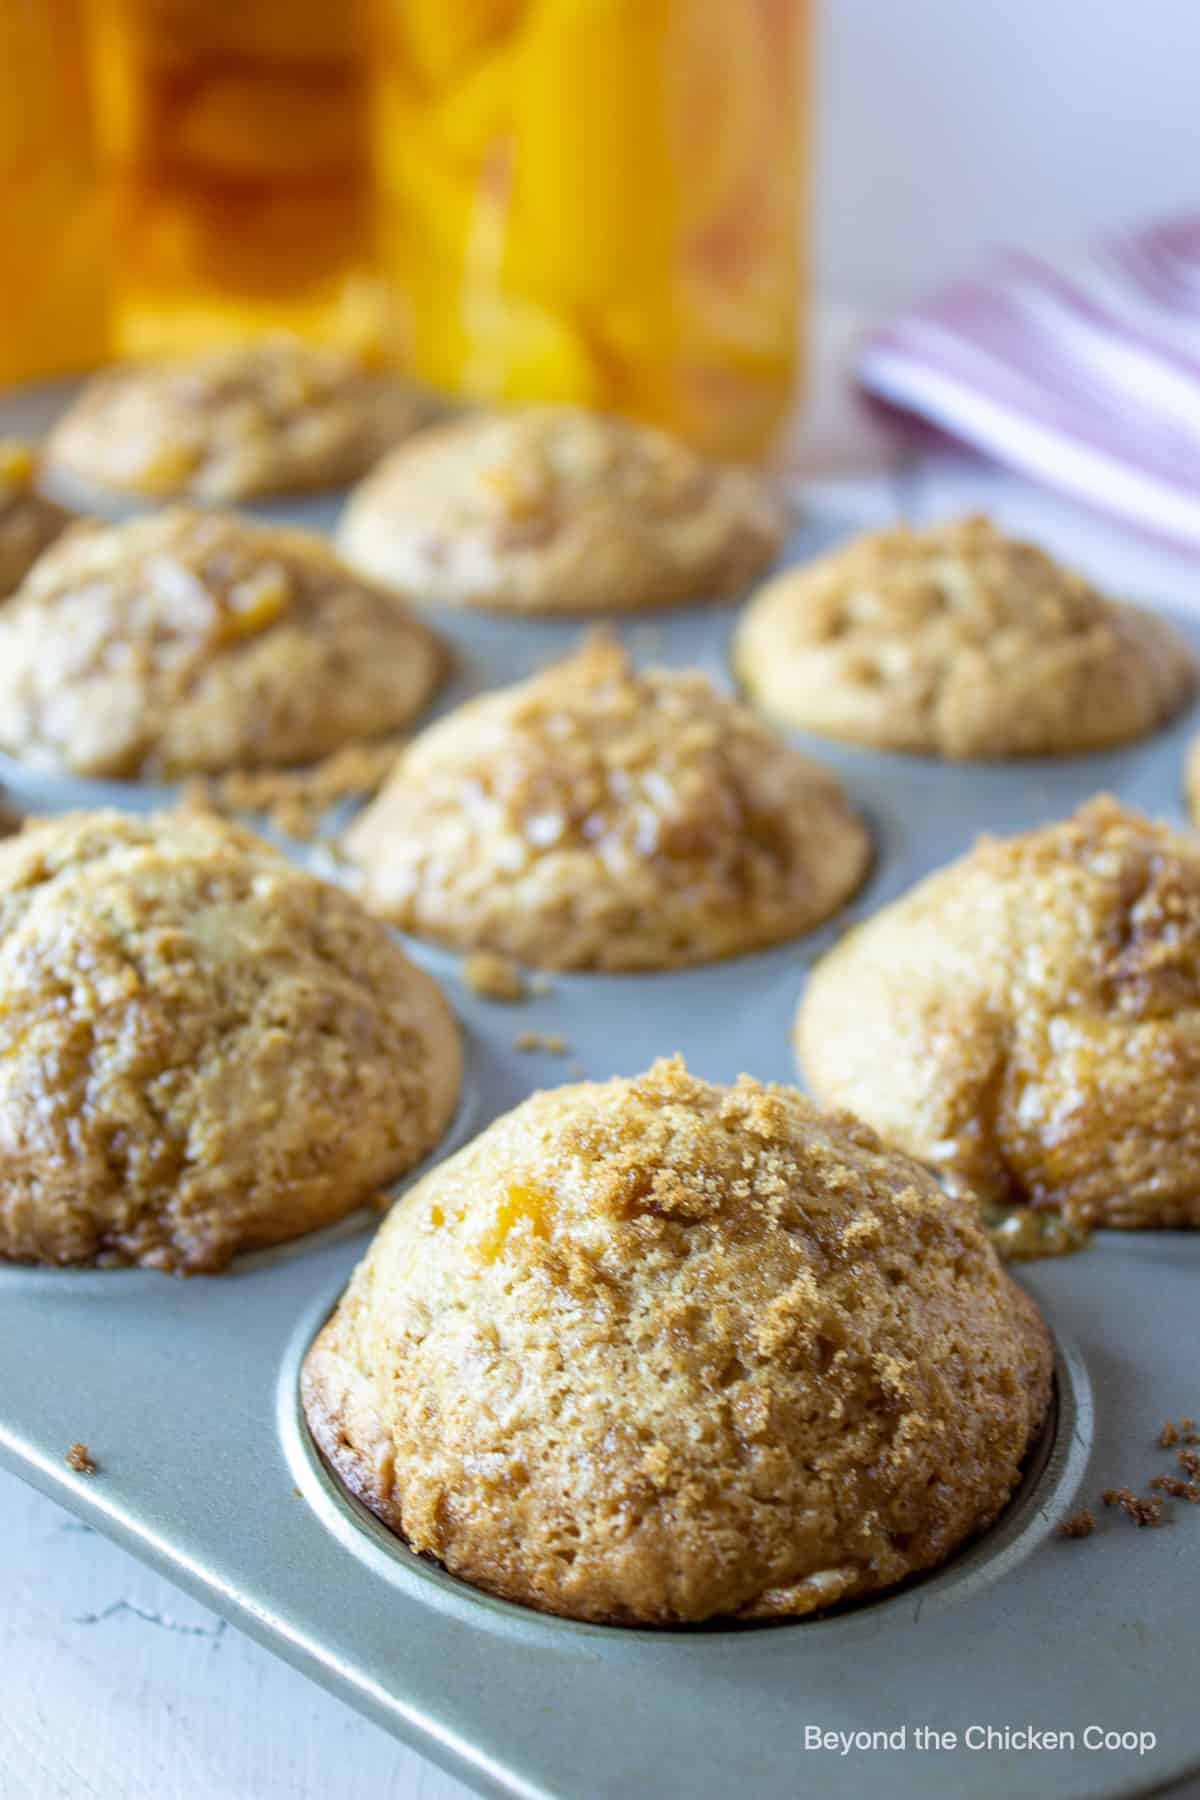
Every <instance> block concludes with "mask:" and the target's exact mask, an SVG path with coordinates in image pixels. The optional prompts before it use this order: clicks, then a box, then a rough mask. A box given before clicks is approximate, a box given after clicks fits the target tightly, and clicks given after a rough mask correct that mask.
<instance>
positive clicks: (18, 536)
mask: <svg viewBox="0 0 1200 1800" xmlns="http://www.w3.org/2000/svg"><path fill="white" fill-rule="evenodd" d="M36 472H37V459H36V457H35V455H34V451H33V447H32V445H30V444H25V443H20V442H18V440H17V439H15V438H0V600H4V599H6V598H7V597H8V595H9V594H11V593H12V592H13V591H14V589H16V588H18V587H20V585H21V583H22V582H23V581H24V579H25V577H26V575H27V574H28V573H29V571H30V569H31V568H32V567H33V565H34V563H35V562H36V561H37V559H38V557H39V556H40V555H41V554H42V551H43V550H45V549H46V548H47V546H48V545H50V544H52V543H53V542H54V540H55V538H56V537H58V535H59V533H60V532H61V531H63V530H64V528H65V527H66V526H67V525H68V524H69V522H70V518H71V515H70V513H67V512H64V511H63V509H62V507H61V506H56V505H55V504H54V501H53V500H47V498H46V496H45V495H44V494H39V493H38V490H37V488H36V487H35V486H34V476H35V474H36Z"/></svg>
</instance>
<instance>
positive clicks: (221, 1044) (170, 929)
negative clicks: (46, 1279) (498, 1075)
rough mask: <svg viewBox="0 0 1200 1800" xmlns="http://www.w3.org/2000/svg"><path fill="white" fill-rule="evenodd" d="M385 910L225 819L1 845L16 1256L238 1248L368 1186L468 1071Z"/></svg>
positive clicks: (317, 1218) (429, 1129) (367, 1191)
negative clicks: (382, 920)
mask: <svg viewBox="0 0 1200 1800" xmlns="http://www.w3.org/2000/svg"><path fill="white" fill-rule="evenodd" d="M459 1073H460V1053H459V1046H458V1037H457V1031H456V1028H455V1024H454V1020H453V1016H452V1015H451V1012H450V1009H449V1007H448V1006H447V1004H446V1002H445V1000H444V999H443V997H442V994H441V991H440V989H439V988H438V986H437V984H436V983H435V982H434V981H433V980H432V978H431V977H430V976H428V975H426V974H425V973H424V972H423V971H422V970H421V969H418V968H416V967H415V966H414V965H413V964H412V963H410V962H409V961H408V959H407V957H406V956H405V955H404V954H403V952H402V951H401V950H400V948H399V947H398V945H397V944H396V943H395V941H394V940H393V939H392V937H391V936H390V934H389V933H388V931H387V929H386V927H384V926H382V925H380V924H379V923H378V922H377V921H376V920H374V919H372V918H370V917H369V916H368V915H367V914H366V913H364V911H363V910H362V908H361V907H360V906H359V905H358V904H357V902H355V901H354V900H352V899H351V898H350V896H349V895H347V894H345V893H343V892H341V890H340V889H337V888H333V887H329V886H327V885H326V884H325V883H324V882H321V881H318V880H317V879H316V878H315V877H314V876H312V875H308V874H305V873H303V872H302V871H301V870H299V869H295V868H293V867H292V866H291V865H290V864H289V863H287V862H285V861H284V859H283V858H282V857H280V856H278V855H277V854H276V853H275V851H273V850H272V849H270V847H269V846H268V845H266V844H264V843H262V842H261V841H260V840H258V839H257V838H254V837H252V836H251V835H250V834H249V833H248V832H244V831H241V830H239V829H237V828H236V827H234V826H231V825H227V824H225V823H223V822H221V821H219V820H215V819H211V818H197V817H191V818H185V817H182V816H179V815H175V816H172V815H165V816H162V817H159V818H145V817H140V818H133V817H129V816H127V815H124V814H120V813H113V812H97V813H71V814H67V815H66V816H64V817H61V818H56V819H47V820H42V821H40V822H38V823H37V824H33V825H28V826H26V828H25V830H24V831H23V832H22V833H21V834H20V835H19V836H18V837H15V838H10V839H9V840H8V841H7V842H6V843H4V844H0V1256H5V1257H10V1258H15V1259H18V1260H22V1261H32V1262H46V1263H83V1262H103V1263H118V1262H132V1263H141V1264H142V1265H144V1266H145V1267H149V1268H158V1269H178V1270H182V1271H195V1270H214V1269H220V1268H223V1267H224V1265H225V1264H226V1263H228V1261H229V1259H230V1257H231V1256H233V1255H234V1253H235V1252H237V1251H239V1250H249V1249H254V1248H257V1247H259V1246H262V1245H266V1244H276V1243H281V1242H282V1241H284V1240H285V1239H287V1238H294V1237H298V1236H299V1235H300V1234H301V1233H303V1232H307V1231H312V1230H314V1229H315V1228H316V1227H318V1226H321V1225H328V1224H330V1223H331V1222H332V1221H333V1220H335V1219H339V1218H341V1217H343V1216H344V1215H345V1214H346V1213H349V1212H351V1211H353V1210H354V1208H355V1207H357V1206H360V1205H361V1204H362V1203H363V1202H364V1201H366V1200H368V1199H370V1198H371V1197H373V1195H374V1194H375V1192H376V1190H377V1189H378V1187H379V1184H380V1183H382V1182H385V1181H390V1180H392V1179H393V1178H394V1177H395V1176H398V1175H400V1174H402V1173H403V1171H404V1170H405V1169H407V1168H410V1167H411V1166H412V1164H413V1163H415V1162H417V1161H418V1160H419V1159H420V1158H421V1157H422V1156H424V1155H425V1153H426V1151H428V1150H429V1149H430V1148H431V1147H432V1146H433V1145H434V1144H435V1143H436V1142H437V1139H438V1138H439V1137H440V1135H441V1133H442V1131H443V1129H444V1127H445V1125H446V1122H447V1120H448V1118H449V1117H450V1113H451V1111H452V1109H453V1106H454V1102H455V1097H456V1095H457V1091H458V1084H459Z"/></svg>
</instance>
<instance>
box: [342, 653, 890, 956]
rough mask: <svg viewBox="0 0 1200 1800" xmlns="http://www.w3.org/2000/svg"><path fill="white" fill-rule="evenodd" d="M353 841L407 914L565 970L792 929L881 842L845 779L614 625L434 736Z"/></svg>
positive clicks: (379, 895)
mask: <svg viewBox="0 0 1200 1800" xmlns="http://www.w3.org/2000/svg"><path fill="white" fill-rule="evenodd" d="M346 850H347V853H348V855H349V856H350V858H351V860H352V861H353V862H354V863H355V864H357V866H358V868H359V870H360V871H361V876H362V893H363V897H364V899H365V900H366V902H367V904H368V905H369V906H370V907H371V908H372V909H373V910H375V911H378V912H381V913H382V914H383V915H384V916H385V917H387V918H389V919H392V920H393V921H394V922H395V923H397V924H399V925H402V926H404V927H405V928H406V929H408V930H411V931H414V932H417V933H419V934H421V935H423V936H429V937H433V938H437V939H440V940H441V941H442V942H444V943H448V944H452V945H455V946H456V947H458V948H460V949H485V950H493V951H498V952H500V953H502V954H504V955H508V956H515V957H518V958H520V959H522V960H524V961H528V962H533V963H541V964H544V965H546V966H548V967H552V968H563V969H567V968H595V969H637V968H643V969H647V968H666V967H669V966H671V965H673V964H680V963H690V962H704V961H708V960H711V959H713V958H716V957H721V956H729V955H733V954H735V953H737V952H738V951H743V950H749V949H753V948H755V947H757V946H760V945H763V944H769V943H774V942H776V941H778V940H779V939H781V938H786V937H791V936H795V935H796V934H798V933H800V932H802V931H807V930H808V929H810V928H811V927H812V926H813V925H815V924H816V923H817V922H818V921H819V920H821V919H823V918H825V917H827V916H828V914H829V913H831V912H832V911H833V910H834V909H835V908H836V907H837V906H838V905H839V904H840V903H841V902H842V901H843V900H845V899H846V898H847V897H848V895H849V894H851V893H852V892H853V890H854V889H855V888H856V887H857V886H858V884H859V882H860V880H861V879H862V876H863V874H864V871H865V869H866V866H867V862H868V860H869V856H870V844H869V840H868V836H867V833H866V830H865V828H864V826H863V825H862V823H861V821H860V820H859V818H858V817H857V815H856V814H855V813H854V811H853V810H852V808H851V806H850V804H849V802H848V801H847V799H846V797H845V795H844V794H843V792H842V789H841V787H840V786H839V784H838V782H837V780H836V778H835V777H834V776H833V775H832V774H830V773H829V772H828V771H826V770H825V769H823V768H821V767H820V766H819V765H818V764H816V763H813V762H811V761H810V760H809V759H808V758H807V757H804V756H801V755H800V754H799V753H798V752H797V751H795V750H792V749H790V748H789V747H788V746H787V745H786V744H784V743H782V742H780V741H779V740H778V739H777V738H775V737H774V735H773V734H772V733H771V732H769V731H768V730H766V729H765V728H764V727H763V726H762V725H761V724H760V723H759V721H758V720H757V719H756V718H755V717H754V716H753V715H752V714H751V713H750V712H748V711H747V710H746V708H744V707H741V706H739V705H737V704H736V702H734V701H732V700H730V699H728V698H727V697H726V696H724V695H722V694H720V693H718V692H717V690H716V689H715V688H714V687H713V686H712V685H711V683H710V682H709V681H707V680H706V678H705V677H704V676H703V675H701V674H699V673H697V672H694V671H689V672H683V673H680V672H676V671H668V670H662V669H659V670H652V671H650V672H648V673H645V674H639V673H637V672H636V671H635V670H634V668H633V667H632V665H631V663H630V661H629V659H628V657H627V656H626V655H625V653H624V652H623V651H622V650H621V649H620V648H619V647H618V646H617V645H616V644H614V643H612V642H610V641H608V640H606V639H602V638H596V639H593V640H590V641H589V642H588V643H587V644H585V646H584V648H583V649H582V650H581V651H580V652H578V653H577V654H576V655H574V656H571V657H569V658H567V659H566V660H565V661H563V662H560V663H556V664H554V665H553V666H552V667H551V668H549V669H547V670H545V671H544V672H543V673H541V674H539V675H535V676H534V677H533V678H532V679H531V680H529V681H524V682H521V683H520V684H519V685H517V686H516V687H512V688H506V689H503V690H501V691H499V692H495V693H490V694H485V695H484V696H482V697H481V698H479V699H475V700H472V701H469V702H468V703H467V704H466V705H465V706H462V707H459V708H458V710H457V711H455V712H453V713H450V714H449V715H448V716H447V717H445V718H443V719H440V720H439V721H438V722H437V724H435V725H433V726H431V727H430V728H429V729H428V730H426V731H425V732H423V733H422V734H421V736H420V737H418V738H417V739H415V740H414V741H413V743H412V744H411V745H410V746H409V747H408V748H407V749H406V750H405V751H403V752H402V754H401V757H400V760H399V762H398V763H397V765H396V769H395V771H394V773H393V774H392V776H391V778H390V779H389V781H388V782H387V784H386V785H385V787H384V788H383V791H382V792H381V793H380V795H379V796H378V798H377V799H376V800H375V801H374V802H373V803H372V804H371V805H370V806H369V807H368V808H367V810H366V811H365V812H364V813H363V814H362V815H361V816H360V817H359V819H358V820H357V821H356V822H355V824H354V825H353V826H352V828H351V830H350V832H349V833H348V835H347V838H346Z"/></svg>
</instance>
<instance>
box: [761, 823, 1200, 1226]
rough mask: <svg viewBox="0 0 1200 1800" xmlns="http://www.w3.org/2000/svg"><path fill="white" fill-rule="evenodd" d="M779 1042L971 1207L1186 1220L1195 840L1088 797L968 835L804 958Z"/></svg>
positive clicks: (1194, 1134)
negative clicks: (1058, 816) (1018, 829)
mask: <svg viewBox="0 0 1200 1800" xmlns="http://www.w3.org/2000/svg"><path fill="white" fill-rule="evenodd" d="M796 1039H797V1049H798V1053H799V1057H800V1061H801V1064H802V1066H803V1069H804V1071H805V1073H806V1075H807V1076H808V1078H809V1080H810V1082H811V1084H812V1087H813V1090H814V1092H815V1093H816V1094H817V1096H818V1098H819V1099H820V1100H822V1101H823V1102H824V1103H825V1104H827V1105H831V1106H845V1107H850V1108H852V1109H853V1110H854V1111H855V1112H856V1113H858V1114H859V1115H860V1116H861V1117H862V1118H864V1119H867V1120H868V1121H869V1122H870V1123H871V1124H872V1125H873V1126H874V1127H875V1129H876V1130H877V1131H879V1132H880V1133H881V1134H882V1135H883V1136H884V1137H885V1138H886V1139H887V1140H888V1141H889V1142H891V1143H895V1144H897V1145H899V1146H900V1147H901V1148H902V1149H904V1150H906V1151H908V1152H909V1154H910V1155H912V1156H915V1157H918V1158H920V1160H921V1161H922V1162H925V1163H928V1164H929V1165H931V1166H933V1167H935V1168H938V1169H940V1170H942V1171H943V1172H944V1173H945V1175H946V1176H947V1177H948V1178H949V1179H950V1180H951V1181H953V1182H955V1183H956V1184H958V1185H961V1186H963V1187H965V1188H969V1189H971V1190H972V1191H973V1192H974V1193H975V1194H977V1195H978V1197H979V1198H980V1199H981V1200H983V1201H985V1202H999V1203H1009V1202H1016V1203H1018V1204H1031V1205H1034V1206H1040V1207H1057V1208H1061V1209H1062V1210H1064V1211H1069V1212H1070V1213H1071V1214H1072V1215H1074V1216H1075V1217H1077V1218H1079V1219H1080V1220H1082V1221H1084V1222H1087V1223H1091V1224H1095V1225H1115V1226H1148V1225H1163V1226H1179V1225H1200V843H1197V841H1196V840H1195V839H1194V838H1193V837H1191V836H1190V835H1188V834H1186V833H1183V832H1179V831H1173V830H1171V829H1170V828H1169V827H1168V826H1166V825H1161V824H1155V823H1152V822H1151V821H1150V820H1148V819H1145V818H1143V817H1141V816H1140V815H1139V814H1137V813H1134V812H1130V811H1127V810H1126V809H1124V808H1123V807H1121V806H1119V805H1118V804H1117V803H1116V801H1114V800H1112V799H1109V798H1105V797H1101V798H1099V799H1096V800H1093V801H1091V802H1089V803H1088V804H1087V805H1086V806H1084V807H1082V808H1081V809H1080V811H1079V812H1077V813H1076V814H1075V815H1074V816H1073V817H1072V818H1070V819H1066V820H1064V821H1061V822H1060V823H1057V824H1054V825H1049V826H1046V827H1044V828H1042V829H1040V830H1037V831H1032V832H1028V833H1026V834H1025V835H1023V836H1021V837H1015V838H1006V839H989V838H984V839H981V840H980V842H979V843H978V844H977V845H976V846H975V848H974V849H973V850H971V851H969V852H968V853H967V855H966V856H964V857H962V858H960V859H959V860H958V861H957V862H955V863H952V864H951V865H950V866H949V867H948V868H945V869H942V870H940V871H939V872H938V873H936V874H934V875H931V876H930V877H929V878H928V879H927V880H925V881H923V882H921V883H920V884H919V885H918V886H917V887H915V888H914V889H913V890H912V891H911V893H909V894H908V895H906V896H904V897H902V898H901V899H899V900H897V901H895V902H893V904H892V905H890V906H887V907H884V909H883V910H882V911H881V912H879V913H877V914H876V915H875V916H874V917H873V918H871V919H869V920H868V921H867V922H866V923H865V924H864V925H861V926H859V927H858V928H857V929H856V930H854V931H852V932H850V933H849V934H848V935H847V936H846V937H845V938H844V939H843V940H842V942H841V943H839V944H838V945H837V946H836V947H835V948H834V949H833V950H832V951H830V953H829V954H828V956H826V957H824V958H823V959H822V961H821V962H820V963H818V965H817V967H816V969H815V971H814V972H813V975H812V976H811V978H810V981H809V984H808V988H807V991H806V993H805V995H804V998H803V1000H802V1001H801V1004H800V1010H799V1014H798V1019H797V1034H796Z"/></svg>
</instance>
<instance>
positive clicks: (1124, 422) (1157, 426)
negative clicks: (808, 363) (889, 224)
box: [856, 214, 1200, 549]
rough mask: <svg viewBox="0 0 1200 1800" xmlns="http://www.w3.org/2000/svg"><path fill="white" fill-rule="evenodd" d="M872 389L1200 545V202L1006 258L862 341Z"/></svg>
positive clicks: (1126, 514)
mask: <svg viewBox="0 0 1200 1800" xmlns="http://www.w3.org/2000/svg"><path fill="white" fill-rule="evenodd" d="M856 373H857V376H858V380H859V382H860V383H861V385H862V386H863V387H864V388H865V389H866V390H867V392H868V393H870V394H872V395H873V396H875V398H877V399H879V400H883V401H886V402H887V403H888V404H890V405H892V406H897V407H901V408H903V409H904V410H905V411H907V412H910V413H915V414H916V415H918V416H919V417H920V418H922V419H925V420H927V421H929V422H930V423H931V424H934V425H937V426H939V427H941V429H942V430H944V431H948V432H950V433H952V434H953V436H955V437H957V438H960V439H962V440H963V441H965V442H967V443H969V444H972V445H974V446H975V447H976V448H977V449H980V450H984V451H986V452H988V453H989V454H990V455H992V456H994V457H996V458H997V459H999V460H1000V461H1002V462H1006V463H1010V464H1012V465H1013V466H1014V467H1015V468H1019V469H1021V470H1023V471H1024V472H1025V473H1027V474H1030V475H1034V476H1036V477H1037V478H1038V479H1040V480H1043V481H1046V482H1048V483H1051V484H1052V485H1054V486H1056V487H1060V488H1064V489H1066V490H1067V491H1068V492H1070V493H1072V494H1074V495H1076V496H1078V497H1079V498H1081V499H1084V500H1086V501H1089V502H1090V503H1091V504H1092V505H1094V506H1097V507H1100V508H1101V509H1102V510H1103V511H1105V512H1109V513H1113V514H1116V515H1117V516H1118V517H1120V518H1122V519H1125V520H1127V521H1128V522H1130V523H1132V524H1135V525H1138V526H1140V527H1142V528H1143V529H1144V530H1147V531H1150V532H1152V533H1153V534H1154V535H1155V536H1157V537H1164V538H1168V539H1170V540H1172V541H1174V542H1175V543H1180V544H1186V545H1188V546H1190V547H1192V548H1195V549H1200V214H1193V215H1191V216H1189V217H1186V218H1177V219H1169V220H1165V221H1163V222H1161V223H1158V224H1154V225H1150V226H1143V227H1140V228H1138V229H1136V230H1132V231H1127V232H1124V233H1122V234H1120V235H1119V236H1114V237H1113V238H1111V239H1109V240H1108V241H1107V242H1105V243H1104V244H1102V245H1101V246H1100V247H1099V248H1098V249H1097V250H1096V251H1095V252H1094V253H1093V254H1091V255H1090V256H1089V257H1088V258H1087V259H1086V260H1084V261H1082V262H1079V263H1075V264H1072V265H1071V266H1070V267H1062V268H1057V267H1052V266H1051V265H1050V264H1049V263H1047V262H1044V261H1041V260H1039V259H1037V258H1035V257H1032V256H1022V255H1015V254H1014V255H1006V256H1003V257H1001V258H1000V259H999V260H998V261H997V262H996V263H995V265H994V266H993V267H992V268H990V269H989V270H988V271H987V272H986V273H985V274H984V275H983V276H981V277H980V278H979V279H977V280H972V281H962V282H959V283H956V284H955V285H954V286H952V287H948V288H945V289H943V290H941V291H940V292H938V293H936V294H935V295H933V297H932V298H931V299H929V300H926V301H924V302H922V303H921V304H920V305H918V306H916V307H915V308H914V309H913V310H912V311H911V312H908V313H905V314H903V315H902V316H901V317H899V318H897V319H895V320H893V321H891V322H890V323H888V324H887V325H884V326H883V327H881V328H880V329H879V330H877V331H874V332H872V333H871V335H870V336H869V337H868V338H866V340H865V341H864V342H863V343H862V345H861V346H860V348H859V351H858V355H857V362H856Z"/></svg>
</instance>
